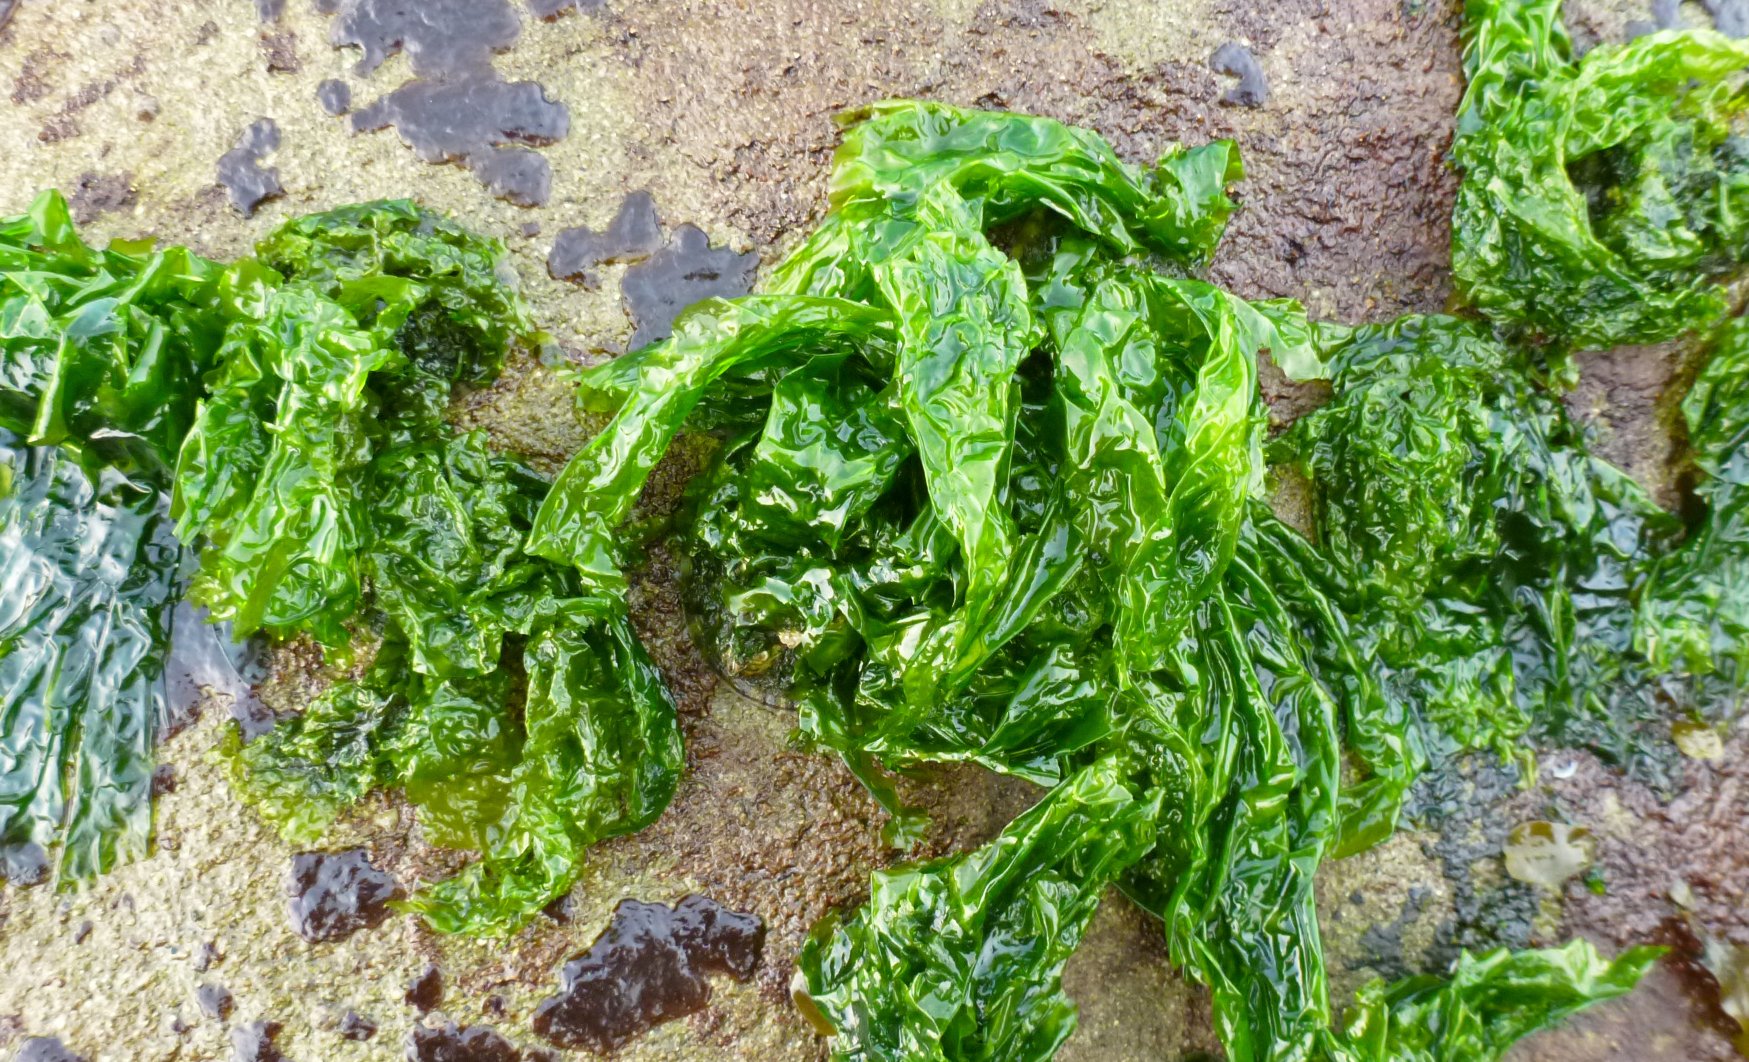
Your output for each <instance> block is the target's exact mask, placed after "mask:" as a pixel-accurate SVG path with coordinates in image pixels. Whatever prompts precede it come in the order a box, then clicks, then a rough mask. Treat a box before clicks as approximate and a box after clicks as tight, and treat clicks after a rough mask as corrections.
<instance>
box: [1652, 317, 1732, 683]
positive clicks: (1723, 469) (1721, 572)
mask: <svg viewBox="0 0 1749 1062" xmlns="http://www.w3.org/2000/svg"><path fill="white" fill-rule="evenodd" d="M1682 417H1683V421H1684V423H1685V424H1686V426H1687V429H1688V441H1689V446H1690V447H1691V456H1692V459H1693V462H1694V465H1695V468H1696V470H1697V472H1698V474H1699V476H1700V482H1699V484H1698V485H1697V486H1696V488H1695V494H1696V497H1697V500H1698V501H1699V502H1700V503H1701V505H1702V506H1703V509H1702V513H1703V515H1702V516H1701V517H1700V518H1699V520H1698V521H1697V522H1696V523H1695V524H1694V525H1693V526H1692V527H1690V528H1689V529H1688V535H1687V538H1686V539H1684V541H1683V543H1682V545H1681V547H1680V548H1678V549H1675V550H1673V551H1670V552H1668V553H1665V554H1661V555H1660V556H1657V557H1655V558H1653V559H1652V560H1651V562H1650V563H1649V565H1648V570H1647V573H1646V586H1645V588H1644V590H1643V592H1642V594H1641V597H1640V609H1639V615H1638V617H1637V622H1636V625H1635V628H1634V644H1635V647H1636V648H1637V649H1638V650H1639V651H1640V652H1641V653H1643V654H1644V655H1645V656H1646V657H1647V658H1649V659H1650V660H1651V662H1652V665H1653V667H1654V668H1655V669H1657V670H1659V671H1671V672H1676V673H1679V674H1683V675H1686V676H1689V677H1690V678H1691V679H1694V680H1697V681H1698V682H1699V683H1700V685H1701V687H1702V689H1703V691H1704V692H1705V693H1707V694H1709V695H1707V696H1703V697H1700V698H1697V703H1696V707H1699V708H1702V709H1710V710H1711V711H1712V712H1713V713H1714V714H1717V713H1718V712H1719V711H1720V710H1721V709H1730V708H1734V707H1735V706H1736V705H1737V704H1738V703H1739V702H1740V700H1741V692H1742V687H1743V683H1744V682H1745V681H1746V680H1749V320H1745V319H1744V318H1741V317H1737V318H1733V319H1732V320H1731V321H1729V322H1727V323H1726V324H1725V325H1724V326H1723V327H1722V328H1721V329H1720V330H1719V332H1718V333H1717V335H1715V336H1714V337H1713V339H1712V341H1711V343H1710V344H1709V345H1708V348H1707V352H1706V361H1705V363H1704V364H1703V365H1702V367H1701V369H1700V372H1699V374H1698V376H1697V377H1696V378H1695V381H1694V383H1693V385H1692V386H1691V387H1690V388H1689V391H1688V393H1687V395H1685V396H1684V397H1683V400H1682Z"/></svg>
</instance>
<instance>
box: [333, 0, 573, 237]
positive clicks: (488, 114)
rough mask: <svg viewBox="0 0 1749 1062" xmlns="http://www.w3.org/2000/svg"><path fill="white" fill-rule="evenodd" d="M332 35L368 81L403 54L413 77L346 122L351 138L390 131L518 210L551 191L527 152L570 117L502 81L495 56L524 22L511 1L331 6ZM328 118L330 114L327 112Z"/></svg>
mask: <svg viewBox="0 0 1749 1062" xmlns="http://www.w3.org/2000/svg"><path fill="white" fill-rule="evenodd" d="M317 7H318V10H323V11H327V12H330V13H333V12H336V11H337V12H338V18H336V20H335V22H334V29H333V32H332V33H331V35H330V36H331V39H332V40H333V42H334V43H335V44H336V45H338V46H341V47H356V48H358V49H359V50H360V51H362V52H363V53H364V54H363V57H362V58H361V59H360V60H359V61H358V65H357V67H356V69H357V71H358V73H359V74H360V75H365V74H369V73H370V72H371V71H372V70H375V69H376V68H377V67H378V66H380V65H381V64H382V63H383V61H384V60H385V59H387V58H388V57H389V56H391V55H394V54H395V53H396V52H404V53H405V54H406V56H407V59H408V62H409V63H410V64H411V65H412V67H413V74H414V77H413V79H412V80H410V81H408V82H406V83H405V84H403V85H402V86H401V87H400V88H397V89H395V90H394V91H392V92H390V93H388V94H386V95H384V96H381V97H379V98H378V99H376V100H375V101H373V102H371V103H370V104H369V105H367V106H365V107H363V108H362V109H360V110H359V111H358V112H356V113H355V114H354V115H353V116H352V128H353V131H354V132H375V131H377V130H381V129H387V128H389V127H391V126H392V127H394V129H395V130H396V132H397V133H399V134H400V137H401V139H402V140H403V141H404V142H405V143H406V144H407V146H408V147H410V148H412V149H413V153H414V154H415V155H417V156H418V157H419V158H420V159H422V160H424V161H426V162H431V163H439V162H448V163H455V164H457V165H460V166H465V167H466V168H467V169H468V170H469V171H470V172H472V173H473V175H474V177H475V179H476V180H478V181H479V182H480V183H481V184H483V185H485V186H486V187H487V188H488V189H490V190H491V191H492V193H493V194H494V195H496V196H498V197H499V198H501V199H505V200H507V201H509V202H511V203H514V204H516V205H518V206H539V205H541V204H542V203H545V202H546V201H547V197H548V196H549V195H550V194H551V192H552V167H551V166H550V165H549V164H548V162H547V160H546V159H545V158H544V157H542V156H541V155H539V154H537V153H535V152H534V151H532V150H530V148H534V147H544V146H546V145H548V144H551V143H553V142H554V141H556V140H559V139H561V138H563V137H564V136H565V134H566V133H567V132H569V131H570V123H571V115H570V111H569V110H568V109H566V107H565V105H564V104H562V103H557V102H555V101H553V100H551V99H548V98H547V95H546V90H545V89H544V88H543V87H542V86H541V85H540V84H539V83H537V82H533V81H517V82H508V81H505V80H504V79H503V78H501V77H500V76H499V74H498V72H497V71H496V70H494V69H493V68H492V56H493V55H494V54H495V53H497V52H501V51H503V50H505V49H506V48H508V47H510V45H511V44H512V43H513V42H514V41H515V40H516V38H517V35H518V34H519V33H520V32H521V28H522V20H521V18H520V17H518V15H517V14H516V11H515V9H514V8H512V7H511V6H510V3H509V0H432V2H429V3H425V4H421V5H411V4H407V3H404V2H402V0H347V2H345V3H336V2H334V0H327V2H324V3H319V4H318V5H317ZM331 113H332V112H331Z"/></svg>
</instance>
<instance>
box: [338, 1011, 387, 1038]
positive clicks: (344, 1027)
mask: <svg viewBox="0 0 1749 1062" xmlns="http://www.w3.org/2000/svg"><path fill="white" fill-rule="evenodd" d="M336 1031H338V1032H339V1033H340V1038H341V1039H342V1040H355V1041H364V1040H368V1039H370V1038H371V1037H373V1036H375V1035H376V1034H377V1023H376V1022H374V1021H371V1020H370V1019H369V1018H367V1017H365V1016H364V1015H362V1014H360V1013H359V1012H358V1011H356V1010H349V1011H347V1012H346V1013H345V1014H344V1015H342V1016H341V1018H340V1025H339V1027H338V1029H337V1030H336Z"/></svg>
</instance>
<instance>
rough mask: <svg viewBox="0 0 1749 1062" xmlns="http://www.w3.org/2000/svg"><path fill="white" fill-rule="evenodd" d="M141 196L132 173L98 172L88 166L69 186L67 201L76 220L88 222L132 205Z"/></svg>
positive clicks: (130, 207) (86, 223) (83, 223)
mask: <svg viewBox="0 0 1749 1062" xmlns="http://www.w3.org/2000/svg"><path fill="white" fill-rule="evenodd" d="M138 198H139V197H138V196H137V195H136V194H135V193H134V175H133V174H131V173H110V174H103V173H97V172H95V171H92V170H86V171H85V172H84V173H81V174H80V175H79V179H78V180H76V181H74V182H73V187H71V188H69V189H67V202H68V204H69V205H70V206H72V208H73V220H74V221H77V222H78V223H79V224H81V225H89V224H90V223H91V222H92V221H95V220H96V219H97V216H98V215H99V214H110V213H114V212H116V211H120V210H129V209H132V207H133V205H134V203H135V202H137V201H138Z"/></svg>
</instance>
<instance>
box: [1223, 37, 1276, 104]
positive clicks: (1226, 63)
mask: <svg viewBox="0 0 1749 1062" xmlns="http://www.w3.org/2000/svg"><path fill="white" fill-rule="evenodd" d="M1209 68H1210V69H1211V70H1213V71H1214V72H1215V73H1217V74H1226V75H1227V76H1228V77H1236V78H1238V79H1239V83H1238V84H1237V85H1234V86H1233V87H1232V88H1230V89H1228V90H1227V91H1226V92H1223V93H1222V94H1221V102H1222V103H1225V104H1229V105H1232V106H1237V107H1261V106H1263V104H1264V102H1265V101H1266V100H1268V99H1269V82H1268V81H1267V80H1266V79H1265V78H1264V76H1263V67H1261V66H1259V65H1258V64H1257V57H1256V56H1255V55H1252V54H1251V49H1249V48H1247V47H1245V46H1244V45H1243V44H1240V43H1238V42H1236V41H1228V42H1227V43H1226V44H1223V45H1221V46H1220V47H1219V48H1216V49H1215V54H1214V55H1212V56H1210V57H1209Z"/></svg>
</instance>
